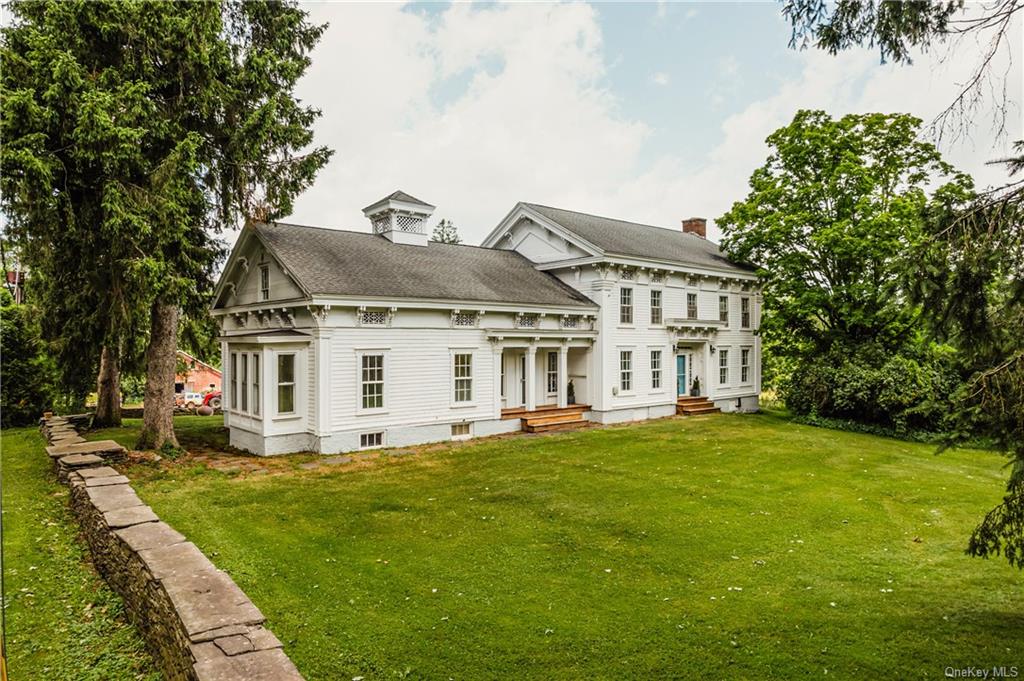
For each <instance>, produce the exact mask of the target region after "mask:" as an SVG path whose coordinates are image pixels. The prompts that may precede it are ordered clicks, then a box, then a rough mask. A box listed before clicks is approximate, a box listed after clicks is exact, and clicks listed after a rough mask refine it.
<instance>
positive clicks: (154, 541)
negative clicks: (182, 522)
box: [114, 521, 185, 552]
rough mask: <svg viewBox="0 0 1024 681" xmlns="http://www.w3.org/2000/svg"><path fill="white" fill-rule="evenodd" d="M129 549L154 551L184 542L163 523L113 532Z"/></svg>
mask: <svg viewBox="0 0 1024 681" xmlns="http://www.w3.org/2000/svg"><path fill="white" fill-rule="evenodd" d="M114 534H116V535H117V536H118V537H120V538H121V539H122V540H123V541H124V542H125V543H126V544H128V546H129V548H131V549H132V550H133V551H135V552H139V551H145V550H146V549H155V548H157V547H159V546H170V545H171V544H180V543H181V542H183V541H185V535H183V534H182V533H181V532H178V531H177V530H176V529H174V528H173V527H171V526H170V525H168V524H167V523H165V522H163V521H159V522H155V523H142V524H141V525H132V526H131V527H125V528H122V529H120V530H114Z"/></svg>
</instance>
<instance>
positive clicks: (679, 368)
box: [676, 355, 686, 395]
mask: <svg viewBox="0 0 1024 681" xmlns="http://www.w3.org/2000/svg"><path fill="white" fill-rule="evenodd" d="M676 394H677V395H685V394H686V355H676Z"/></svg>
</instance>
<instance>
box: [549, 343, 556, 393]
mask: <svg viewBox="0 0 1024 681" xmlns="http://www.w3.org/2000/svg"><path fill="white" fill-rule="evenodd" d="M547 379H548V394H549V395H553V394H555V393H557V392H558V353H557V352H549V353H548V373H547Z"/></svg>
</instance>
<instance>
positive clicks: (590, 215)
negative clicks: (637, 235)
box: [523, 201, 719, 246]
mask: <svg viewBox="0 0 1024 681" xmlns="http://www.w3.org/2000/svg"><path fill="white" fill-rule="evenodd" d="M523 205H526V206H536V207H538V208H547V209H549V210H560V211H562V212H563V213H573V214H575V215H583V216H586V217H588V218H598V219H600V220H612V221H614V222H624V223H626V224H627V225H634V226H636V227H650V228H651V229H660V230H662V231H663V232H670V233H672V234H687V235H689V236H691V237H693V238H695V239H701V240H702V241H706V242H708V243H711V244H715V245H716V246H718V245H719V243H718V242H717V241H712V240H711V239H708V238H706V237H701V236H697V235H696V234H691V233H690V232H684V231H682V230H681V229H680V230H676V229H673V228H671V227H661V226H659V225H649V224H647V223H646V222H636V221H635V220H623V219H622V218H614V217H611V216H608V215H598V214H596V213H584V212H583V211H581V210H573V209H571V208H559V207H558V206H549V205H547V204H544V203H533V202H529V201H523ZM566 229H568V227H567V228H566Z"/></svg>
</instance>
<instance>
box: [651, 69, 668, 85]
mask: <svg viewBox="0 0 1024 681" xmlns="http://www.w3.org/2000/svg"><path fill="white" fill-rule="evenodd" d="M669 80H670V78H669V75H668V74H667V73H665V72H664V71H658V72H657V73H654V74H652V75H651V82H652V83H654V84H655V85H661V86H664V85H668V83H669Z"/></svg>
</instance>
